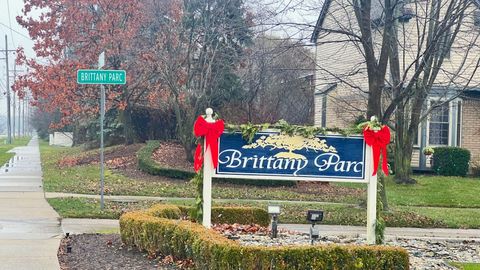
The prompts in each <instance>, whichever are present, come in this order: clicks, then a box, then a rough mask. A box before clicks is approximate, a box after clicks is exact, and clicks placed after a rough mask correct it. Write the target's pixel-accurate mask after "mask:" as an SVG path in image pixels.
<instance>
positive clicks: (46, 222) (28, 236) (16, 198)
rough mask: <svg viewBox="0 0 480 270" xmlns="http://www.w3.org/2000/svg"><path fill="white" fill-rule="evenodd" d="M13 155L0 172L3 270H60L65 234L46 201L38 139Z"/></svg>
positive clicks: (14, 150) (55, 214) (1, 263)
mask: <svg viewBox="0 0 480 270" xmlns="http://www.w3.org/2000/svg"><path fill="white" fill-rule="evenodd" d="M13 152H15V153H16V155H15V157H13V158H12V159H11V160H10V161H9V162H8V163H7V164H5V165H4V166H3V167H1V168H0V269H5V270H11V269H15V270H23V269H29V270H30V269H38V270H43V269H45V270H54V269H59V268H60V266H59V264H58V259H57V250H58V246H59V243H60V238H61V237H62V231H61V228H60V221H59V216H58V214H57V213H56V212H55V211H54V210H53V209H52V207H50V205H49V204H48V203H47V201H46V200H45V197H44V193H43V188H42V169H41V165H40V153H39V149H38V140H37V138H36V137H34V138H33V139H32V140H31V141H30V143H29V144H28V146H25V147H17V148H15V149H13Z"/></svg>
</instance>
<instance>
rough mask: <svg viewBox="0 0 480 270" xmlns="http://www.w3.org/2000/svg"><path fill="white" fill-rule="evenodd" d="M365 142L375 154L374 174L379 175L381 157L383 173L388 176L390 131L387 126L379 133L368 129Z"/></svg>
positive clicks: (365, 130)
mask: <svg viewBox="0 0 480 270" xmlns="http://www.w3.org/2000/svg"><path fill="white" fill-rule="evenodd" d="M363 136H364V138H365V142H366V143H367V144H368V145H370V146H371V147H372V152H373V153H372V154H373V174H372V176H374V175H376V174H377V170H378V163H379V162H380V155H382V156H383V158H382V171H383V172H384V173H385V175H388V163H387V145H388V144H389V143H390V130H389V129H388V127H387V126H384V127H382V129H380V130H379V131H376V132H375V131H373V130H371V129H369V128H368V127H367V128H365V129H364V130H363Z"/></svg>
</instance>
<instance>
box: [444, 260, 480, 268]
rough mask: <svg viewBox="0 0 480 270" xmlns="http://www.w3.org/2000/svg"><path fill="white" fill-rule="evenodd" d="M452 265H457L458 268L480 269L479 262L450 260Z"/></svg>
mask: <svg viewBox="0 0 480 270" xmlns="http://www.w3.org/2000/svg"><path fill="white" fill-rule="evenodd" d="M450 264H451V265H452V266H455V267H457V268H458V269H460V270H480V263H459V262H452V263H450Z"/></svg>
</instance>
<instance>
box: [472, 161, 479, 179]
mask: <svg viewBox="0 0 480 270" xmlns="http://www.w3.org/2000/svg"><path fill="white" fill-rule="evenodd" d="M471 165H472V175H473V176H475V177H480V159H478V158H477V159H475V160H474V161H472V162H471Z"/></svg>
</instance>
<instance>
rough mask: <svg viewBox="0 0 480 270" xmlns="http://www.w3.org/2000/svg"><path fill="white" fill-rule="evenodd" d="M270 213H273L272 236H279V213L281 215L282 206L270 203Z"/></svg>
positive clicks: (268, 210)
mask: <svg viewBox="0 0 480 270" xmlns="http://www.w3.org/2000/svg"><path fill="white" fill-rule="evenodd" d="M267 212H268V214H270V215H272V235H271V237H272V238H277V235H278V228H277V227H278V215H280V206H278V205H269V206H268V207H267Z"/></svg>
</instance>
